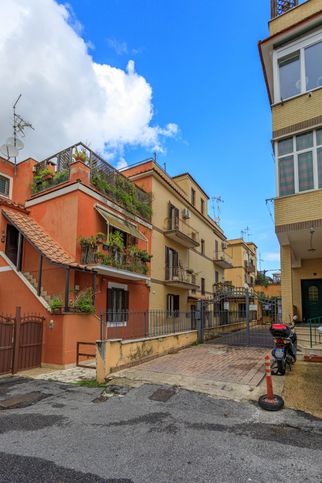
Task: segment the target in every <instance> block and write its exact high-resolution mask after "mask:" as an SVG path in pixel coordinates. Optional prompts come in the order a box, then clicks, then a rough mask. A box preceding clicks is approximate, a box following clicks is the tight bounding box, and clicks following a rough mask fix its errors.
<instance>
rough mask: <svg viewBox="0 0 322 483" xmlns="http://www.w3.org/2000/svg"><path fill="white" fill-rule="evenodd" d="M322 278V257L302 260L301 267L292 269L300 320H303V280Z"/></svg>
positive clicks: (295, 302) (295, 303)
mask: <svg viewBox="0 0 322 483" xmlns="http://www.w3.org/2000/svg"><path fill="white" fill-rule="evenodd" d="M313 279H322V259H321V258H315V259H311V260H302V266H301V267H300V268H293V269H292V282H293V283H292V285H293V305H294V306H295V307H296V309H297V310H296V311H297V315H298V318H299V320H302V318H303V313H302V292H301V280H313Z"/></svg>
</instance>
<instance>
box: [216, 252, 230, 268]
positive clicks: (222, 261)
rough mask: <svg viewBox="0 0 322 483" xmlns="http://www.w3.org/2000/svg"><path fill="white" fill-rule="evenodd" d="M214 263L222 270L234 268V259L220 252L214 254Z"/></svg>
mask: <svg viewBox="0 0 322 483" xmlns="http://www.w3.org/2000/svg"><path fill="white" fill-rule="evenodd" d="M214 263H215V264H216V265H218V266H219V267H221V268H232V267H233V261H232V258H231V257H230V256H229V255H227V253H225V252H220V253H218V252H217V253H216V252H215V254H214Z"/></svg>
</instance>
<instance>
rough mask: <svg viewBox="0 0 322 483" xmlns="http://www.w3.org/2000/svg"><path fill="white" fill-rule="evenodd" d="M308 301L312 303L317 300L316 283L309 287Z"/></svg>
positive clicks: (317, 290)
mask: <svg viewBox="0 0 322 483" xmlns="http://www.w3.org/2000/svg"><path fill="white" fill-rule="evenodd" d="M309 301H310V302H312V303H316V302H318V301H319V289H318V287H317V286H316V285H311V286H310V287H309Z"/></svg>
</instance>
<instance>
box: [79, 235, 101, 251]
mask: <svg viewBox="0 0 322 483" xmlns="http://www.w3.org/2000/svg"><path fill="white" fill-rule="evenodd" d="M79 243H80V246H81V247H83V248H87V247H90V248H97V240H96V236H87V237H86V236H81V237H80V239H79Z"/></svg>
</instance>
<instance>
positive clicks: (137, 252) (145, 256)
mask: <svg viewBox="0 0 322 483" xmlns="http://www.w3.org/2000/svg"><path fill="white" fill-rule="evenodd" d="M128 251H129V254H130V255H132V256H133V257H137V258H139V259H140V260H141V261H142V262H144V263H149V262H150V261H151V258H152V255H149V253H148V252H147V251H146V250H141V249H140V248H138V247H137V246H136V245H132V246H131V247H130V248H129V249H128Z"/></svg>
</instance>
